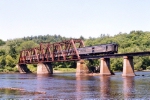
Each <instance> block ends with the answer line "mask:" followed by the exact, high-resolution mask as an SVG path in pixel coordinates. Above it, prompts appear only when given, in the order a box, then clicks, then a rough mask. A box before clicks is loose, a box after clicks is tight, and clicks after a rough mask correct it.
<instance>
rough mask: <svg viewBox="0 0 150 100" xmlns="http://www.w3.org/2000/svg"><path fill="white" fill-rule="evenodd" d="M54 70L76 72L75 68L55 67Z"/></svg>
mask: <svg viewBox="0 0 150 100" xmlns="http://www.w3.org/2000/svg"><path fill="white" fill-rule="evenodd" d="M53 70H54V71H59V72H76V69H75V68H53Z"/></svg>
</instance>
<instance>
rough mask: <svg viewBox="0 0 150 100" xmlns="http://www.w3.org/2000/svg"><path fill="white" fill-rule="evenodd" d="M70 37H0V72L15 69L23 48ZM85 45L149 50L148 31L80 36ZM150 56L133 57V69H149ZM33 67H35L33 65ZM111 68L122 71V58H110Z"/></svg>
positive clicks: (68, 64)
mask: <svg viewBox="0 0 150 100" xmlns="http://www.w3.org/2000/svg"><path fill="white" fill-rule="evenodd" d="M68 39H71V37H70V38H67V37H62V36H61V35H39V36H28V37H23V38H18V39H12V40H7V41H3V40H1V39H0V72H3V71H4V72H7V71H17V69H16V68H15V65H16V64H17V63H18V59H19V53H20V51H21V50H23V49H28V48H33V47H37V46H39V43H41V42H50V43H54V42H60V41H63V40H68ZM80 39H82V40H83V41H84V43H85V45H86V46H92V45H97V44H105V43H112V42H115V43H118V44H119V51H118V53H127V52H140V51H150V40H149V39H150V32H143V31H131V32H130V33H119V34H117V35H114V36H110V35H106V34H100V36H99V37H96V38H93V37H89V38H88V39H86V38H84V37H83V36H80ZM149 62H150V57H149V56H143V57H134V67H135V70H146V69H150V63H149ZM86 63H87V65H88V66H89V67H90V66H99V63H100V62H99V60H93V61H86ZM33 67H36V65H34V66H33ZM54 67H60V68H62V67H68V68H72V67H73V68H74V67H76V62H74V61H72V62H57V63H54ZM111 69H112V70H114V71H122V69H123V59H122V58H111Z"/></svg>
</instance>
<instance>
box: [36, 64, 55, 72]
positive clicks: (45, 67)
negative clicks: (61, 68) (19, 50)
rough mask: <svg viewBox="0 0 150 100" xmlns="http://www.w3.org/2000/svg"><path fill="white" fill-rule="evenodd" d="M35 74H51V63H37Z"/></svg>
mask: <svg viewBox="0 0 150 100" xmlns="http://www.w3.org/2000/svg"><path fill="white" fill-rule="evenodd" d="M37 74H53V66H52V63H38V64H37Z"/></svg>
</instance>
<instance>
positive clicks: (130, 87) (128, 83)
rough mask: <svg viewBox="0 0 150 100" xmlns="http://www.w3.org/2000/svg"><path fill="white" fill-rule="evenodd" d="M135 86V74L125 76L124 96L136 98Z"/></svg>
mask: <svg viewBox="0 0 150 100" xmlns="http://www.w3.org/2000/svg"><path fill="white" fill-rule="evenodd" d="M134 89H135V86H134V76H129V77H123V92H124V98H125V99H129V98H134V97H135V94H134V92H135V90H134Z"/></svg>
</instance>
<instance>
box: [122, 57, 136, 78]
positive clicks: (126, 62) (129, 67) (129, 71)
mask: <svg viewBox="0 0 150 100" xmlns="http://www.w3.org/2000/svg"><path fill="white" fill-rule="evenodd" d="M122 76H135V73H134V65H133V57H132V56H124V57H123V74H122Z"/></svg>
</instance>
